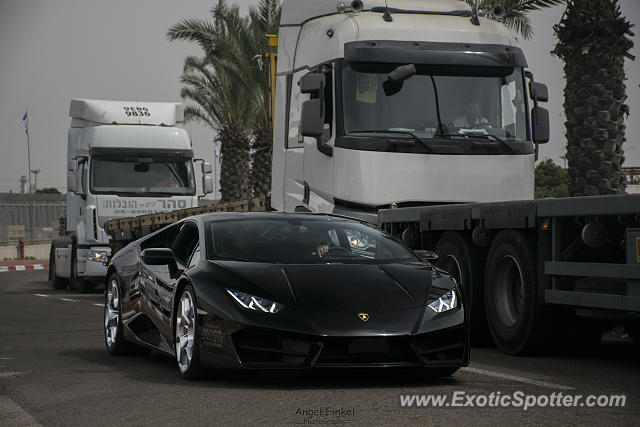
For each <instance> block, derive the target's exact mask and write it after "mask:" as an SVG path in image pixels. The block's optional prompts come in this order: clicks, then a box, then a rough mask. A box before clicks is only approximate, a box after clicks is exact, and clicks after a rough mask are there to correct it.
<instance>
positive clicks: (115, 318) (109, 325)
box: [104, 273, 132, 356]
mask: <svg viewBox="0 0 640 427" xmlns="http://www.w3.org/2000/svg"><path fill="white" fill-rule="evenodd" d="M104 343H105V346H106V347H107V351H108V352H109V354H111V355H112V356H122V355H125V354H129V353H130V352H131V348H132V345H131V344H129V343H128V342H127V341H125V339H124V325H123V324H122V299H121V298H120V284H119V283H118V276H117V275H116V274H115V273H112V274H111V276H109V280H108V282H107V285H106V289H105V292H104Z"/></svg>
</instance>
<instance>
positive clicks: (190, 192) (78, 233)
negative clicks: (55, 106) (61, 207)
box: [50, 99, 213, 290]
mask: <svg viewBox="0 0 640 427" xmlns="http://www.w3.org/2000/svg"><path fill="white" fill-rule="evenodd" d="M69 114H70V116H71V118H72V119H71V127H70V129H69V137H68V144H67V161H68V168H67V169H68V170H67V189H68V192H67V220H66V224H67V230H66V236H65V237H64V238H63V239H61V240H58V241H56V242H54V243H53V244H52V250H51V260H50V263H51V265H50V278H51V280H52V281H53V282H54V287H55V286H56V285H57V287H59V288H62V287H64V286H66V285H67V283H68V282H69V279H73V281H74V282H77V283H74V285H75V286H78V287H80V288H82V289H83V290H88V289H90V288H92V287H93V281H95V280H94V279H99V280H104V276H105V274H106V264H105V263H106V261H107V259H108V257H109V256H110V248H109V236H108V235H107V234H106V233H105V232H104V229H103V225H104V223H105V221H108V220H110V219H114V218H121V217H129V216H136V215H142V214H148V213H155V212H163V211H171V210H175V209H182V208H189V207H195V206H197V205H198V197H199V195H198V194H197V190H196V179H195V173H194V161H197V160H200V161H201V162H202V172H203V173H202V175H203V183H202V189H203V193H205V194H206V193H210V192H212V187H213V181H212V178H211V177H210V176H209V174H210V173H211V165H210V164H208V163H205V162H204V161H203V160H201V159H194V158H193V149H192V146H191V141H190V139H189V136H188V134H187V132H186V131H185V130H184V129H183V128H182V127H181V125H182V123H183V122H184V116H183V106H182V104H179V103H158V102H146V103H142V102H120V101H103V100H88V99H74V100H72V101H71V108H70V113H69ZM202 195H204V194H202Z"/></svg>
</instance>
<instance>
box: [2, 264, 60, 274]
mask: <svg viewBox="0 0 640 427" xmlns="http://www.w3.org/2000/svg"><path fill="white" fill-rule="evenodd" d="M48 268H49V264H29V265H0V273H5V272H7V271H26V270H47V269H48Z"/></svg>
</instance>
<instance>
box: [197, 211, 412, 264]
mask: <svg viewBox="0 0 640 427" xmlns="http://www.w3.org/2000/svg"><path fill="white" fill-rule="evenodd" d="M206 233H207V246H208V248H207V258H208V259H225V260H235V261H251V262H267V263H282V264H320V263H365V264H366V263H369V264H371V263H373V264H375V263H392V262H411V261H412V262H416V261H418V258H417V257H416V256H415V255H414V254H413V253H411V251H410V250H408V249H407V248H405V247H404V246H403V245H402V244H400V243H398V242H397V241H396V240H395V239H393V238H392V237H390V236H389V235H387V234H384V233H383V232H382V231H380V230H379V229H377V228H374V227H372V226H368V225H365V224H363V223H360V222H357V221H351V220H347V219H341V218H331V219H330V220H328V219H312V218H310V219H308V220H307V219H305V220H300V219H293V218H284V217H283V218H272V219H271V218H270V219H266V218H265V219H250V218H242V219H238V220H221V221H214V222H210V223H208V224H207V225H206Z"/></svg>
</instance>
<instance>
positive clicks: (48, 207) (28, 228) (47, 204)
mask: <svg viewBox="0 0 640 427" xmlns="http://www.w3.org/2000/svg"><path fill="white" fill-rule="evenodd" d="M66 211H67V208H66V199H65V196H62V195H59V194H0V246H10V245H15V244H16V243H17V242H18V240H24V242H25V243H26V244H33V243H44V242H48V241H51V240H52V239H55V238H56V237H57V236H58V224H59V221H60V217H61V216H66Z"/></svg>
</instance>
